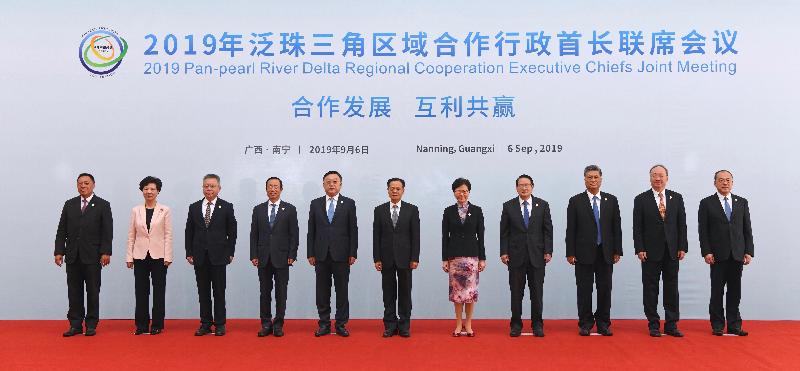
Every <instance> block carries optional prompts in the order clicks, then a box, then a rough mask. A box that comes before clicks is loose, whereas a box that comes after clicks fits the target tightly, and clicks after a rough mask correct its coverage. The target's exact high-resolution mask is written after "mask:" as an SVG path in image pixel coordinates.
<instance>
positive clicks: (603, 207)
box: [592, 192, 609, 228]
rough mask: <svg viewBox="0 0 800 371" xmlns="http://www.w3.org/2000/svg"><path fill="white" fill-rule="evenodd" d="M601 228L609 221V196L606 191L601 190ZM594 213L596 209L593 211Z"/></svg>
mask: <svg viewBox="0 0 800 371" xmlns="http://www.w3.org/2000/svg"><path fill="white" fill-rule="evenodd" d="M599 197H600V228H602V227H603V225H604V224H605V223H606V221H608V218H609V216H608V215H606V214H608V207H609V206H608V197H607V196H606V194H605V193H603V192H600V196H599ZM592 214H594V211H593V212H592Z"/></svg>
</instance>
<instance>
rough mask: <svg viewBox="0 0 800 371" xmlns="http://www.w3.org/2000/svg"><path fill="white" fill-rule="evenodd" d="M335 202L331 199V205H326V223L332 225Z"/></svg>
mask: <svg viewBox="0 0 800 371" xmlns="http://www.w3.org/2000/svg"><path fill="white" fill-rule="evenodd" d="M334 201H335V200H334V199H333V198H331V203H330V204H328V223H333V202H334Z"/></svg>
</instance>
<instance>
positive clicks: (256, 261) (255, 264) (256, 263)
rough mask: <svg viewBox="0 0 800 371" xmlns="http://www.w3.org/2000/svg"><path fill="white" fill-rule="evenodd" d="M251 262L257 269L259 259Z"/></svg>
mask: <svg viewBox="0 0 800 371" xmlns="http://www.w3.org/2000/svg"><path fill="white" fill-rule="evenodd" d="M250 262H251V263H253V266H254V267H257V266H258V258H255V259H250Z"/></svg>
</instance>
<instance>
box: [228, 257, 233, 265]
mask: <svg viewBox="0 0 800 371" xmlns="http://www.w3.org/2000/svg"><path fill="white" fill-rule="evenodd" d="M230 263H233V257H232V256H229V257H228V264H230Z"/></svg>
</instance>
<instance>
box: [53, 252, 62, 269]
mask: <svg viewBox="0 0 800 371" xmlns="http://www.w3.org/2000/svg"><path fill="white" fill-rule="evenodd" d="M53 260H54V261H55V263H56V265H57V266H59V267H60V266H61V264H64V255H56V256H55V257H54V259H53Z"/></svg>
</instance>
